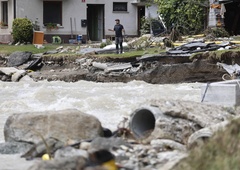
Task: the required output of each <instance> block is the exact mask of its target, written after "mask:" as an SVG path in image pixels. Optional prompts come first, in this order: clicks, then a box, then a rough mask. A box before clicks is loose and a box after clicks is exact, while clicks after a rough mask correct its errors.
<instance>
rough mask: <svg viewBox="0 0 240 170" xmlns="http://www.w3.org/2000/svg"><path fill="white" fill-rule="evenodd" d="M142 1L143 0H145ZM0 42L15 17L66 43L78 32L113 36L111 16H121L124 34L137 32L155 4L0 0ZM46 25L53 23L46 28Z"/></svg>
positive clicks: (112, 0)
mask: <svg viewBox="0 0 240 170" xmlns="http://www.w3.org/2000/svg"><path fill="white" fill-rule="evenodd" d="M145 1H146V0H145ZM0 2H1V4H0V9H1V10H0V11H1V12H0V18H1V23H2V24H1V28H0V42H9V41H10V40H11V28H12V22H13V20H14V19H15V18H25V17H26V18H28V19H30V20H31V21H32V22H33V23H37V24H38V25H39V28H40V31H43V32H44V39H46V40H47V42H52V37H53V36H59V37H61V39H62V42H64V43H68V42H69V40H70V39H76V37H77V35H82V38H83V39H85V40H86V39H88V40H91V41H101V40H102V39H106V38H111V37H113V35H114V33H113V32H110V31H108V29H109V28H111V29H112V28H113V26H114V24H115V19H116V18H118V19H120V20H121V24H123V25H124V27H125V30H126V34H127V35H129V36H138V35H139V33H140V32H139V30H140V26H141V23H140V19H141V17H143V16H146V17H152V18H156V17H157V7H156V6H155V5H151V6H148V5H146V3H145V2H144V0H0ZM49 26H55V28H53V29H49Z"/></svg>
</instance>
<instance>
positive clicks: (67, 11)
mask: <svg viewBox="0 0 240 170" xmlns="http://www.w3.org/2000/svg"><path fill="white" fill-rule="evenodd" d="M115 2H126V0H118V1H115ZM87 4H104V10H105V17H104V18H105V29H104V32H105V34H109V35H111V34H113V33H112V32H109V31H108V29H109V28H111V29H112V28H113V26H114V24H115V19H116V18H119V19H120V20H121V24H123V25H124V27H125V30H126V34H129V35H137V7H136V6H135V5H132V4H131V3H130V2H129V3H128V12H121V13H119V12H116V13H114V12H113V1H111V3H110V0H85V2H82V0H63V9H62V11H63V13H62V14H63V22H62V28H59V29H58V30H56V31H55V30H53V31H51V32H50V33H51V34H53V33H54V31H55V32H56V33H58V34H69V33H70V32H71V25H70V18H72V29H73V32H74V33H75V34H86V27H81V19H86V15H87ZM16 16H17V18H24V17H27V18H29V19H30V20H32V21H35V20H36V18H38V21H39V24H40V28H41V30H42V31H45V30H46V29H45V28H44V26H43V1H42V0H24V1H17V12H16ZM74 20H75V21H76V22H74ZM75 23H76V30H75ZM46 34H48V32H46Z"/></svg>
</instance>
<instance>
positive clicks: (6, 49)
mask: <svg viewBox="0 0 240 170" xmlns="http://www.w3.org/2000/svg"><path fill="white" fill-rule="evenodd" d="M44 46H45V48H42V49H38V48H36V47H35V46H34V45H33V44H28V45H17V46H15V45H5V44H0V54H3V55H10V54H11V53H13V52H15V51H29V52H32V53H33V54H37V53H44V52H46V51H51V50H56V48H57V47H59V46H63V47H71V48H72V49H76V48H77V46H78V45H77V44H44ZM80 48H82V47H80ZM145 53H148V54H154V53H159V51H158V48H157V47H154V48H147V49H145V50H130V51H127V52H125V53H123V54H99V55H97V56H99V57H113V58H115V57H122V58H125V57H137V56H142V55H143V54H145ZM67 54H69V55H71V56H72V55H75V54H76V53H73V52H68V53H67ZM53 55H56V56H61V55H64V56H66V53H58V54H51V56H53Z"/></svg>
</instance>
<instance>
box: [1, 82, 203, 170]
mask: <svg viewBox="0 0 240 170" xmlns="http://www.w3.org/2000/svg"><path fill="white" fill-rule="evenodd" d="M202 85H203V83H197V82H196V83H180V84H149V83H146V82H143V81H131V82H129V83H96V82H89V81H78V82H76V83H67V82H62V81H55V82H47V81H40V82H24V83H23V82H18V83H13V82H0V95H1V98H0V132H1V133H0V141H1V143H2V142H4V135H3V128H4V123H5V121H6V119H7V118H8V116H10V115H11V114H13V113H23V112H35V111H47V110H62V109H70V108H75V109H79V110H80V111H82V112H85V113H87V114H91V115H94V116H96V117H97V118H98V119H99V120H100V122H101V123H102V126H104V127H106V128H109V129H111V130H116V128H117V125H118V123H119V122H120V121H121V120H122V119H123V117H128V116H129V115H130V114H131V113H132V112H133V111H134V110H135V109H137V108H139V107H140V106H142V105H145V104H148V103H149V102H148V101H149V100H151V99H169V100H171V99H177V100H185V101H195V102H201V86H202ZM0 160H1V161H0V167H1V168H0V169H1V170H26V169H27V167H29V166H30V165H31V164H32V163H33V161H25V160H24V159H22V158H20V155H0Z"/></svg>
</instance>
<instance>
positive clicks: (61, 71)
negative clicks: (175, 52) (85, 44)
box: [0, 52, 240, 84]
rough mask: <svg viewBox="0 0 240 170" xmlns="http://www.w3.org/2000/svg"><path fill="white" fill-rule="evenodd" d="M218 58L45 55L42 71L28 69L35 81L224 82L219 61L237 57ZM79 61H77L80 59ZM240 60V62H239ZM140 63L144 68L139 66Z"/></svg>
mask: <svg viewBox="0 0 240 170" xmlns="http://www.w3.org/2000/svg"><path fill="white" fill-rule="evenodd" d="M222 56H224V59H225V60H224V61H223V60H222V58H221V57H220V58H217V57H216V54H215V53H212V54H206V53H202V54H197V55H195V56H194V57H192V59H190V57H189V56H173V57H171V56H163V57H159V56H158V55H156V57H154V56H152V57H149V58H147V59H144V60H139V57H140V56H139V57H129V58H120V57H119V58H110V57H106V58H100V57H98V56H96V55H87V56H85V55H83V56H81V57H76V58H74V57H72V58H69V59H68V58H67V57H62V58H61V57H55V58H54V57H49V56H48V57H43V61H42V62H43V66H42V68H41V69H40V70H36V71H32V72H29V73H28V75H29V76H30V77H32V78H33V79H34V80H35V81H41V80H47V81H57V80H61V81H65V82H76V81H79V80H87V81H95V82H129V81H132V80H142V81H145V82H147V83H152V84H166V83H168V84H171V83H183V82H187V83H191V82H214V81H221V80H222V76H223V74H225V73H227V72H226V71H225V70H224V69H223V68H220V67H219V66H217V64H216V63H217V62H222V61H223V62H225V63H233V62H235V63H236V57H234V58H233V57H232V56H231V54H229V52H226V53H223V55H222ZM4 60H6V59H5V58H3V57H0V66H5V65H6V61H5V62H4ZM77 61H78V62H77ZM92 62H100V63H113V64H114V63H115V64H119V63H131V64H132V66H133V68H138V70H137V71H134V72H132V71H129V70H120V71H111V72H106V71H104V70H101V69H99V68H96V67H93V65H92ZM237 62H238V61H237ZM239 63H240V62H239ZM140 65H141V67H139V66H140Z"/></svg>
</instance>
